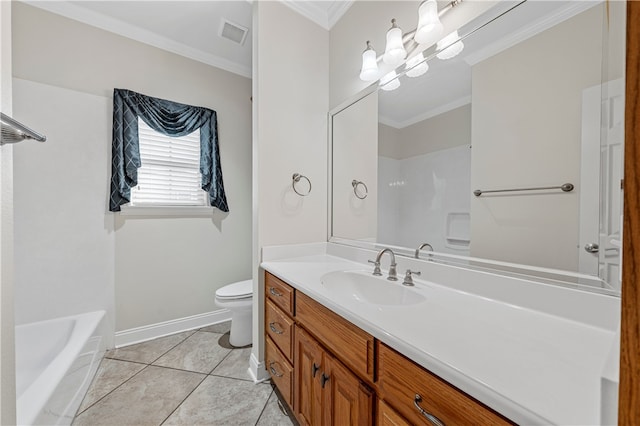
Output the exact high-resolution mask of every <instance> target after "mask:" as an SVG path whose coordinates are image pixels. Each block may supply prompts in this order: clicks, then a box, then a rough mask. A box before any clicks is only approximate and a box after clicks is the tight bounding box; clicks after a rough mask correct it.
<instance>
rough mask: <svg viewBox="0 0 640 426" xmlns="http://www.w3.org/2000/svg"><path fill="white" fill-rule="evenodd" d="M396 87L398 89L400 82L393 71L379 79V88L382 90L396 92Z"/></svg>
mask: <svg viewBox="0 0 640 426" xmlns="http://www.w3.org/2000/svg"><path fill="white" fill-rule="evenodd" d="M398 87H400V80H399V79H398V74H396V71H395V70H393V71H391V72H390V73H388V74H386V75H385V76H384V77H382V78H381V79H380V88H381V89H382V90H386V91H387V92H390V91H392V90H396V89H397V88H398Z"/></svg>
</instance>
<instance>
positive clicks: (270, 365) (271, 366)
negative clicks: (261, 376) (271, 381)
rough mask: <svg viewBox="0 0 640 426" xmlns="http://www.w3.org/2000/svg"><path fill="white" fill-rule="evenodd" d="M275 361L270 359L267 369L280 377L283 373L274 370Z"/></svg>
mask: <svg viewBox="0 0 640 426" xmlns="http://www.w3.org/2000/svg"><path fill="white" fill-rule="evenodd" d="M275 363H276V362H275V361H271V362H270V363H269V370H270V371H271V374H273V375H274V376H276V377H282V375H283V373H278V370H276V369H275V368H273V364H275Z"/></svg>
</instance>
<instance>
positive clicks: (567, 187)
mask: <svg viewBox="0 0 640 426" xmlns="http://www.w3.org/2000/svg"><path fill="white" fill-rule="evenodd" d="M573 188H574V186H573V184H572V183H565V184H562V185H560V186H540V187H537V188H513V189H493V190H491V191H482V190H480V189H476V190H475V191H473V195H475V196H476V197H479V196H481V195H482V194H488V193H491V192H514V191H542V190H548V189H561V190H562V191H564V192H571V191H573Z"/></svg>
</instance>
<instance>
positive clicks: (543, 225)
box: [471, 5, 604, 270]
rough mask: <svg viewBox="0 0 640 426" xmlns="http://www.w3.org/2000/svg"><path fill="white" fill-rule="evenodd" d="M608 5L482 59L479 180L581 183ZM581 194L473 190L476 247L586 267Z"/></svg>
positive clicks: (476, 104)
mask: <svg viewBox="0 0 640 426" xmlns="http://www.w3.org/2000/svg"><path fill="white" fill-rule="evenodd" d="M603 10H604V6H603V5H600V6H597V7H593V8H591V9H589V10H588V11H586V12H584V13H582V14H580V15H578V16H576V17H574V18H572V19H570V20H568V21H565V22H564V23H562V24H560V25H558V26H556V27H554V28H552V29H550V30H548V31H545V32H544V33H541V34H539V35H537V36H535V37H532V38H530V39H528V40H526V41H524V42H522V43H520V44H519V45H517V46H514V47H512V48H510V49H508V50H506V51H504V52H502V53H500V54H498V55H495V56H494V57H491V58H489V59H487V60H485V61H483V62H481V63H479V64H477V65H475V66H474V67H473V80H472V88H473V89H472V135H473V136H472V137H473V150H472V162H471V164H472V172H471V182H472V184H471V186H472V189H485V190H488V189H500V188H519V187H532V186H533V187H535V186H554V185H561V184H563V183H565V182H571V183H574V184H576V183H579V180H580V128H581V102H582V91H583V90H584V89H586V88H587V87H590V86H593V85H596V84H599V83H600V80H601V56H602V33H601V31H600V28H602V22H603V21H602V19H603V17H602V13H603ZM554 64H563V65H562V66H554ZM496 76H500V77H499V78H496ZM524 99H526V100H527V102H523V100H524ZM578 194H579V191H574V192H571V193H556V192H553V193H549V192H546V193H544V194H539V195H531V194H528V195H524V194H523V195H518V196H514V195H510V196H489V197H484V196H483V197H479V198H476V197H473V199H472V203H471V217H472V221H471V241H472V242H471V255H472V256H475V257H482V258H489V259H500V260H504V261H511V262H516V263H525V264H530V265H535V266H545V267H551V268H559V269H564V270H577V266H578V265H577V260H578V252H577V250H578V248H577V242H578V221H577V220H576V218H577V217H578V214H579V211H578V210H579V199H578ZM504 247H512V248H517V249H512V250H509V251H505V250H504Z"/></svg>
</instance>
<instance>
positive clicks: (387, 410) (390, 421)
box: [376, 399, 411, 426]
mask: <svg viewBox="0 0 640 426" xmlns="http://www.w3.org/2000/svg"><path fill="white" fill-rule="evenodd" d="M376 425H377V426H411V423H409V422H408V421H406V420H405V419H404V417H402V416H401V415H400V414H398V412H397V411H396V410H394V409H393V408H391V407H390V406H389V405H388V404H387V403H386V402H384V400H382V399H379V400H378V410H377V411H376Z"/></svg>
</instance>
